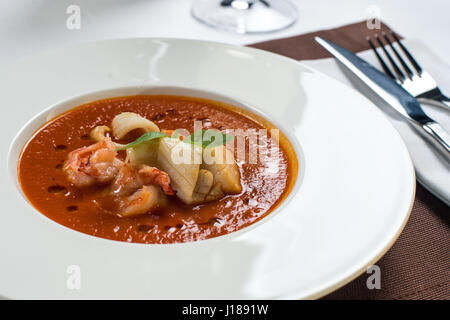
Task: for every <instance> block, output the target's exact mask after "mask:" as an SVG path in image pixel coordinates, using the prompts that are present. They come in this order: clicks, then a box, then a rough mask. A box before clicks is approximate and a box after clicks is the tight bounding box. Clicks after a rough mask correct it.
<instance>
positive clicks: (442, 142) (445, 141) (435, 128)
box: [422, 121, 450, 162]
mask: <svg viewBox="0 0 450 320" xmlns="http://www.w3.org/2000/svg"><path fill="white" fill-rule="evenodd" d="M422 128H423V129H424V130H425V132H426V133H427V136H428V137H429V138H430V140H431V142H433V143H434V144H435V145H436V146H437V147H438V149H439V150H440V151H441V153H442V155H443V156H444V157H445V158H446V159H447V161H449V162H450V134H449V133H448V132H447V131H446V130H445V129H444V128H443V127H442V126H441V125H440V124H439V123H437V122H434V121H431V122H427V123H425V124H424V125H422Z"/></svg>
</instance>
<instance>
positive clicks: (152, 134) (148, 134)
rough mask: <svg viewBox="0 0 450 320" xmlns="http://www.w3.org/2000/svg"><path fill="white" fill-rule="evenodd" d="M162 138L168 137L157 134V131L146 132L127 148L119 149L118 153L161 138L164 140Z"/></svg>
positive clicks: (163, 134) (160, 133)
mask: <svg viewBox="0 0 450 320" xmlns="http://www.w3.org/2000/svg"><path fill="white" fill-rule="evenodd" d="M162 137H167V136H166V134H165V133H162V132H157V131H151V132H146V133H144V134H143V135H142V136H140V137H139V138H137V139H136V140H134V141H133V142H131V143H129V144H127V145H126V146H123V147H120V148H117V149H116V151H119V150H125V149H129V148H133V147H136V146H137V145H139V144H141V143H143V142H147V141H150V140H154V139H159V138H162Z"/></svg>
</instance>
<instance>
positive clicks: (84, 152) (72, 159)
mask: <svg viewBox="0 0 450 320" xmlns="http://www.w3.org/2000/svg"><path fill="white" fill-rule="evenodd" d="M115 148H116V145H115V143H114V142H112V141H111V139H110V138H106V139H103V140H101V141H99V142H97V143H95V144H93V145H90V146H88V147H82V148H79V149H76V150H74V151H72V152H71V153H69V156H68V159H67V161H66V162H65V164H64V167H63V171H64V172H65V174H66V175H67V179H68V180H69V182H70V183H72V184H73V185H75V186H76V187H87V186H90V185H93V184H97V183H100V184H104V183H108V182H110V181H112V180H113V179H114V178H115V176H116V175H117V173H118V172H119V169H120V168H121V167H122V165H123V162H122V161H120V160H119V159H117V158H116V156H117V152H116V151H115Z"/></svg>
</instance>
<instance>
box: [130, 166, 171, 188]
mask: <svg viewBox="0 0 450 320" xmlns="http://www.w3.org/2000/svg"><path fill="white" fill-rule="evenodd" d="M138 174H139V176H140V177H141V179H142V181H143V184H156V185H159V186H160V187H161V188H162V190H163V191H164V193H165V194H167V195H169V196H173V195H175V193H176V191H175V190H173V189H172V188H171V187H170V177H169V175H168V174H167V172H164V171H161V170H159V169H157V168H155V167H149V166H146V165H142V166H141V168H140V169H139V171H138Z"/></svg>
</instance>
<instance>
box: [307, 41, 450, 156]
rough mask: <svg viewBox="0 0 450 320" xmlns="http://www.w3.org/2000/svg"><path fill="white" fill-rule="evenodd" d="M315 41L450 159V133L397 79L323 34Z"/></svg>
mask: <svg viewBox="0 0 450 320" xmlns="http://www.w3.org/2000/svg"><path fill="white" fill-rule="evenodd" d="M315 40H316V41H317V42H318V43H319V44H320V45H322V46H323V47H324V48H325V49H326V50H328V51H329V52H330V53H331V54H332V55H333V56H334V57H335V58H336V59H338V60H339V61H340V62H341V63H342V64H343V65H344V66H345V67H347V68H348V69H349V70H350V71H351V72H352V73H353V74H354V75H356V76H357V77H358V78H359V79H360V80H361V81H362V82H364V83H365V84H366V85H367V86H368V87H369V88H370V89H371V90H372V91H373V92H375V93H376V94H377V95H378V96H379V97H380V98H382V99H383V100H384V101H385V102H386V103H387V104H389V106H391V107H392V108H394V109H395V110H396V111H397V112H399V113H400V114H401V115H402V116H403V117H404V118H405V119H407V120H408V122H409V123H411V124H412V125H413V127H414V128H416V129H417V130H418V131H419V132H420V133H421V134H422V135H423V136H424V137H426V138H427V139H428V140H429V141H430V142H431V143H432V144H433V145H434V146H435V147H436V148H437V149H438V150H440V151H441V153H442V155H443V156H444V157H445V158H446V160H447V161H449V162H450V134H449V133H448V132H447V131H445V129H444V128H442V127H441V125H440V124H439V123H437V122H436V121H434V120H433V119H431V118H430V117H428V116H427V115H426V114H425V112H424V111H423V110H422V107H421V106H420V104H419V102H418V101H417V99H416V98H415V97H413V96H412V95H411V94H410V93H408V92H407V91H406V90H405V89H403V87H402V86H400V85H399V84H398V83H397V82H396V81H395V80H394V79H392V78H391V77H388V76H387V75H385V74H384V73H382V72H381V71H379V70H378V69H376V68H375V67H373V66H372V65H370V64H369V63H367V62H366V61H365V60H363V59H361V58H359V57H358V56H357V55H355V54H354V53H352V52H350V51H348V50H347V49H344V48H342V47H341V46H338V45H337V44H335V43H333V42H331V41H328V40H325V39H322V38H320V37H316V38H315Z"/></svg>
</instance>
